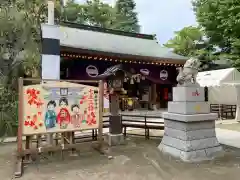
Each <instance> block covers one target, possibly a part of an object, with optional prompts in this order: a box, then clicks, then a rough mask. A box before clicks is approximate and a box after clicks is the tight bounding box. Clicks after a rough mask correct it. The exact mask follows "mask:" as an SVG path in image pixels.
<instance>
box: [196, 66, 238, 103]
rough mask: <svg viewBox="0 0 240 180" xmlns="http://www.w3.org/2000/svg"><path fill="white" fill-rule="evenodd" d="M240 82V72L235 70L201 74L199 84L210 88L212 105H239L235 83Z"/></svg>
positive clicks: (229, 69) (199, 74) (198, 79)
mask: <svg viewBox="0 0 240 180" xmlns="http://www.w3.org/2000/svg"><path fill="white" fill-rule="evenodd" d="M239 81H240V72H239V71H238V70H237V69H235V68H227V69H220V70H213V71H204V72H199V73H198V75H197V82H198V83H199V84H200V86H202V87H205V86H207V87H208V98H209V102H210V103H211V104H231V105H235V104H237V91H236V89H235V86H234V82H239Z"/></svg>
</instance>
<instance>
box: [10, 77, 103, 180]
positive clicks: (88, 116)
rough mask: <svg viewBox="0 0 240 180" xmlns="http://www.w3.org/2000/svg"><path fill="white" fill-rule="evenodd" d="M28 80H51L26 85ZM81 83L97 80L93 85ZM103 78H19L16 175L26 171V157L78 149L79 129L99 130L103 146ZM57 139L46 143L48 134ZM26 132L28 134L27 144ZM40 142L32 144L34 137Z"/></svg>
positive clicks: (100, 144)
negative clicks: (99, 79) (44, 141)
mask: <svg viewBox="0 0 240 180" xmlns="http://www.w3.org/2000/svg"><path fill="white" fill-rule="evenodd" d="M24 81H31V82H33V81H37V82H38V83H39V82H47V83H42V84H35V85H29V86H23V84H24ZM79 83H88V84H89V83H95V84H98V86H89V85H84V84H79ZM102 116H103V82H102V81H73V80H71V81H58V80H46V81H45V80H42V79H37V80H36V79H22V78H20V79H19V107H18V137H17V139H18V147H17V162H16V171H15V176H16V177H19V176H21V175H22V169H23V165H22V164H23V160H27V161H28V160H30V157H31V155H33V154H34V155H39V154H40V153H43V152H49V153H50V154H51V153H53V152H55V151H61V152H63V151H64V150H72V154H75V153H76V147H77V145H78V144H76V143H75V132H77V131H88V130H92V131H98V133H97V134H98V138H97V140H98V141H97V144H98V145H97V149H98V150H100V151H101V153H104V151H103V150H102V145H103V137H102V133H103V131H102V128H103V123H102V121H103V120H102ZM49 134H51V135H53V137H54V139H55V141H56V143H55V144H54V143H50V144H49V143H48V144H47V146H45V145H43V143H42V137H43V136H44V135H49ZM23 136H26V142H25V148H23V138H22V137H23ZM34 136H36V137H37V146H36V147H33V146H32V139H33V137H34Z"/></svg>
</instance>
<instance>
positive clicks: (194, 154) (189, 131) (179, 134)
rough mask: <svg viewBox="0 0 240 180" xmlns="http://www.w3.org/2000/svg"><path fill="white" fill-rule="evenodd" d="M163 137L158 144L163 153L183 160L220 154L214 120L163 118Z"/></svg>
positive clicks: (188, 160) (196, 160)
mask: <svg viewBox="0 0 240 180" xmlns="http://www.w3.org/2000/svg"><path fill="white" fill-rule="evenodd" d="M164 123H165V130H164V137H163V139H162V141H161V143H160V145H159V146H158V148H159V150H160V151H161V152H163V153H166V154H169V155H171V156H174V157H176V158H180V159H181V160H183V161H185V162H198V161H203V160H212V159H214V158H215V157H217V156H220V155H222V147H221V146H220V144H219V142H218V140H217V138H216V133H215V121H214V120H209V121H198V122H180V121H176V120H169V119H166V120H165V122H164Z"/></svg>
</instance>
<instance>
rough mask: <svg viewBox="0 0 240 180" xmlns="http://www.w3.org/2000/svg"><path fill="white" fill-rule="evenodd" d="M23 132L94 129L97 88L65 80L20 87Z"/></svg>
mask: <svg viewBox="0 0 240 180" xmlns="http://www.w3.org/2000/svg"><path fill="white" fill-rule="evenodd" d="M23 121H24V122H23V128H22V131H23V135H33V134H44V133H57V132H66V131H78V130H87V129H96V128H98V127H99V88H98V87H94V86H87V85H82V84H77V83H76V84H75V83H69V82H51V83H47V84H39V85H30V86H24V87H23Z"/></svg>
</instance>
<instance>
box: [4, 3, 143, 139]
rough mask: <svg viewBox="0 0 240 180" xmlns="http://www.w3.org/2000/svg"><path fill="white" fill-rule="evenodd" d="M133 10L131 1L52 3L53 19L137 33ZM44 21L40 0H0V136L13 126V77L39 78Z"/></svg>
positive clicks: (45, 5) (14, 108) (9, 132)
mask: <svg viewBox="0 0 240 180" xmlns="http://www.w3.org/2000/svg"><path fill="white" fill-rule="evenodd" d="M122 3H123V5H122ZM121 8H122V9H123V10H121ZM134 8H135V4H134V3H133V2H131V1H126V2H121V1H119V3H118V4H117V5H116V7H111V6H110V5H109V4H106V3H102V2H101V1H100V0H88V1H87V2H86V3H84V4H78V3H76V2H75V1H74V0H69V1H68V3H67V5H66V6H65V7H63V6H62V0H55V20H56V21H57V23H59V22H60V21H70V22H75V23H81V24H88V25H93V26H99V27H103V28H112V29H120V30H125V31H131V32H138V31H139V26H138V24H137V14H136V13H135V12H134ZM46 20H47V3H46V1H44V0H1V3H0V27H1V28H0V97H1V98H0V102H1V104H0V113H1V114H0V137H1V136H5V135H10V134H12V133H11V132H14V127H16V122H17V83H16V82H17V78H18V77H19V76H23V75H25V76H29V77H39V76H40V59H41V36H40V25H41V23H44V22H46ZM118 22H120V23H118ZM121 26H123V27H124V28H121Z"/></svg>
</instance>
